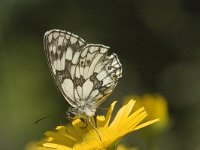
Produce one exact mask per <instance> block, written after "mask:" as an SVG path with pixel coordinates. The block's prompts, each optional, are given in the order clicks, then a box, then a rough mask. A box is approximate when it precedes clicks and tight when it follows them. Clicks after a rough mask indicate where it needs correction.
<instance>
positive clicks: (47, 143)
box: [29, 100, 158, 150]
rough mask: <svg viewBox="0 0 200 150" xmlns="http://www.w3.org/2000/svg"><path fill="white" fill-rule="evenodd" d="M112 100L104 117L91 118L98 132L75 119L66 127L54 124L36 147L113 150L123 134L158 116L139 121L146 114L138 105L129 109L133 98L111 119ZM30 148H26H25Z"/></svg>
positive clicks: (148, 122)
mask: <svg viewBox="0 0 200 150" xmlns="http://www.w3.org/2000/svg"><path fill="white" fill-rule="evenodd" d="M115 104H116V101H114V102H113V103H112V104H111V105H110V107H109V109H108V111H107V114H106V116H97V117H96V118H94V117H92V118H91V120H92V123H93V124H94V125H96V128H97V130H98V133H99V134H100V136H101V140H100V139H99V137H98V134H97V133H96V132H95V130H94V129H93V128H92V127H91V125H90V124H87V123H86V122H84V121H82V120H81V119H76V120H74V121H72V124H70V125H67V126H58V127H57V128H56V131H47V132H46V133H45V135H46V136H47V138H45V139H44V140H43V141H41V142H40V143H38V145H37V149H38V150H47V149H48V150H49V149H54V150H55V149H57V150H106V149H116V144H117V142H118V140H119V139H121V138H122V137H123V136H125V135H126V134H128V133H130V132H133V131H135V130H138V129H140V128H143V127H145V126H148V125H150V124H152V123H154V122H157V121H158V119H153V120H151V121H147V122H144V123H141V122H142V121H143V119H144V118H145V117H146V116H147V112H146V111H145V109H144V107H142V108H139V109H138V110H136V111H135V112H133V111H132V110H133V106H134V104H135V101H134V100H130V101H129V102H128V103H127V104H126V105H124V106H123V107H122V108H121V109H120V110H119V111H118V112H117V114H116V116H115V118H114V119H113V120H112V121H111V115H112V111H113V109H114V106H115ZM29 150H30V149H29Z"/></svg>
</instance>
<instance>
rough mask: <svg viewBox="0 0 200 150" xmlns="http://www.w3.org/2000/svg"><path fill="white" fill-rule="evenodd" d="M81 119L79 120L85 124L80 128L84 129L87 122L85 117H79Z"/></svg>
mask: <svg viewBox="0 0 200 150" xmlns="http://www.w3.org/2000/svg"><path fill="white" fill-rule="evenodd" d="M80 119H81V121H82V122H83V123H84V124H85V126H84V127H81V128H82V129H84V128H87V127H88V122H87V120H86V119H85V118H80Z"/></svg>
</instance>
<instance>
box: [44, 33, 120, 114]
mask: <svg viewBox="0 0 200 150" xmlns="http://www.w3.org/2000/svg"><path fill="white" fill-rule="evenodd" d="M44 46H45V52H46V55H47V60H48V64H49V67H50V69H51V73H52V76H53V78H54V80H55V83H56V85H57V87H58V89H59V90H60V92H61V93H62V95H63V96H64V98H65V99H66V100H67V101H68V102H69V104H70V105H71V106H72V107H76V108H78V110H80V113H84V115H88V116H92V115H94V113H95V111H96V108H97V107H98V106H99V105H100V104H101V103H102V102H103V101H104V100H105V98H106V97H107V96H108V95H110V94H111V93H112V91H113V89H114V88H115V86H116V84H117V81H118V78H120V77H121V76H122V66H121V64H120V62H119V59H118V57H117V55H116V54H112V55H110V56H107V52H108V49H109V47H107V46H104V45H101V44H87V43H86V42H85V41H84V40H83V39H81V38H80V37H78V36H77V35H74V34H72V33H69V32H66V31H61V30H50V31H48V32H46V34H45V36H44Z"/></svg>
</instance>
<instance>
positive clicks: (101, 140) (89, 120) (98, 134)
mask: <svg viewBox="0 0 200 150" xmlns="http://www.w3.org/2000/svg"><path fill="white" fill-rule="evenodd" d="M87 120H88V122H89V124H90V125H91V126H92V128H93V129H94V130H95V132H96V133H97V135H98V137H99V139H100V140H101V141H102V139H101V136H100V134H99V132H98V130H97V128H96V127H95V126H94V125H93V124H92V122H91V120H90V117H88V118H87Z"/></svg>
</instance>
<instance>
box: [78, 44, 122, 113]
mask: <svg viewBox="0 0 200 150" xmlns="http://www.w3.org/2000/svg"><path fill="white" fill-rule="evenodd" d="M108 49H109V47H107V46H104V45H100V44H87V45H86V46H85V47H84V49H83V51H82V53H81V55H80V61H79V63H78V64H77V67H76V71H75V76H76V79H82V80H83V81H84V82H82V84H81V85H78V83H76V82H75V85H78V86H77V93H78V94H77V99H80V101H82V103H84V104H83V105H84V106H85V107H88V109H90V110H91V111H92V110H93V111H95V110H96V108H97V107H98V106H99V105H100V104H101V103H102V102H103V101H104V100H105V98H106V97H107V96H109V95H110V94H111V93H112V91H113V89H114V88H115V86H116V85H117V83H118V79H119V78H120V77H122V65H121V63H120V62H119V59H118V57H117V55H116V54H112V55H110V56H107V52H108Z"/></svg>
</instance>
